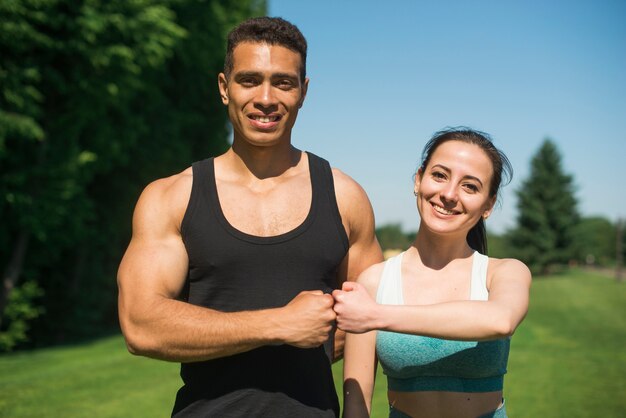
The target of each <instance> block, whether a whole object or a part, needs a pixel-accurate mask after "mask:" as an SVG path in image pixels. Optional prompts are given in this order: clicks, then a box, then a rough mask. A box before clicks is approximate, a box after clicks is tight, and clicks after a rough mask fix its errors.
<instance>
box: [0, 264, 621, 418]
mask: <svg viewBox="0 0 626 418" xmlns="http://www.w3.org/2000/svg"><path fill="white" fill-rule="evenodd" d="M333 370H334V372H335V376H336V379H335V383H336V387H337V388H338V390H339V388H340V380H341V363H337V364H335V365H334V366H333ZM179 385H180V380H179V377H178V365H177V364H174V363H166V362H161V361H155V360H149V359H145V358H138V357H133V356H131V355H130V354H128V352H127V351H126V348H125V346H124V342H123V340H122V338H121V337H120V336H115V337H110V338H105V339H102V340H99V341H95V342H93V343H90V344H83V345H77V346H70V347H58V348H52V349H44V350H37V351H33V352H24V353H16V354H10V355H3V356H0V418H22V417H42V418H45V417H55V418H56V417H64V418H79V417H95V418H107V417H150V418H152V417H157V418H158V417H168V416H169V413H170V410H171V406H172V403H173V400H174V395H175V393H176V390H177V389H178V387H179ZM504 390H505V396H506V398H507V410H508V412H509V416H510V417H512V418H526V417H528V418H531V417H532V418H535V417H548V418H556V417H568V418H569V417H572V418H575V417H590V418H593V417H600V416H601V417H603V418H605V417H622V416H624V411H626V397H625V396H624V394H625V393H626V283H622V284H617V283H615V281H614V280H611V279H608V278H605V277H601V276H596V275H592V274H589V273H583V272H576V271H574V272H571V273H568V274H567V275H562V276H554V277H549V278H541V279H537V280H535V282H534V283H533V287H532V294H531V307H530V311H529V314H528V317H527V318H526V320H525V321H524V323H523V324H522V326H521V327H520V328H519V329H518V331H517V333H516V334H515V336H514V337H513V342H512V348H511V355H510V361H509V373H508V374H507V376H506V378H505V389H504ZM339 393H341V391H340V390H339ZM386 403H387V402H386V382H385V377H384V376H383V375H382V373H381V371H380V368H379V374H378V378H377V385H376V391H375V395H374V401H373V414H372V416H373V417H385V416H387V405H386Z"/></svg>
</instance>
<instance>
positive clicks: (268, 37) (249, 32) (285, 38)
mask: <svg viewBox="0 0 626 418" xmlns="http://www.w3.org/2000/svg"><path fill="white" fill-rule="evenodd" d="M242 42H254V43H266V44H269V45H279V46H282V47H285V48H288V49H290V50H292V51H294V52H297V53H298V54H300V58H301V61H302V65H301V67H300V79H301V81H302V82H304V79H305V77H306V50H307V43H306V39H305V38H304V35H302V32H300V30H299V29H298V28H297V27H296V26H295V25H293V24H291V23H289V22H287V21H286V20H284V19H282V18H280V17H267V16H264V17H254V18H251V19H248V20H245V21H243V22H242V23H240V24H239V25H238V26H237V27H235V28H234V29H233V30H232V31H231V32H230V33H229V34H228V43H227V46H226V58H225V60H224V75H225V76H226V78H227V79H228V78H229V77H230V74H231V72H232V71H233V51H234V50H235V47H236V46H237V45H239V44H240V43H242Z"/></svg>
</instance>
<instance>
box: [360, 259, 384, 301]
mask: <svg viewBox="0 0 626 418" xmlns="http://www.w3.org/2000/svg"><path fill="white" fill-rule="evenodd" d="M384 269H385V261H383V262H380V263H377V264H373V265H371V266H369V267H368V268H366V269H365V270H363V272H362V273H361V274H360V275H359V277H358V278H357V280H356V281H357V283H359V284H361V285H363V286H364V287H365V289H367V292H368V293H369V294H370V295H374V296H375V295H376V292H377V290H378V284H379V283H380V278H381V276H382V274H383V271H384Z"/></svg>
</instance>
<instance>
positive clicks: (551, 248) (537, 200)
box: [507, 139, 579, 274]
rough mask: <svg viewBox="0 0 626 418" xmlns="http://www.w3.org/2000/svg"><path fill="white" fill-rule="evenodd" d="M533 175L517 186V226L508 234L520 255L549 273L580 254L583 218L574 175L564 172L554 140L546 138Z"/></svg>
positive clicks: (536, 268)
mask: <svg viewBox="0 0 626 418" xmlns="http://www.w3.org/2000/svg"><path fill="white" fill-rule="evenodd" d="M530 168H531V170H530V175H529V177H528V178H527V179H526V180H525V181H524V182H523V183H522V186H521V187H520V188H519V189H518V190H517V192H516V194H517V198H518V202H517V208H518V215H517V226H516V228H515V229H513V230H512V231H510V232H509V233H508V234H507V239H508V240H509V242H510V243H511V247H512V248H513V250H514V252H515V255H516V257H517V258H519V259H521V260H522V261H524V262H525V263H526V264H527V265H528V266H529V267H530V269H531V270H532V271H533V272H535V273H540V274H545V273H547V272H549V270H550V269H551V268H552V267H553V266H556V265H562V264H566V263H568V262H569V261H570V260H572V259H574V258H575V257H576V248H575V245H574V244H575V242H574V232H575V227H576V225H577V223H578V221H579V215H578V210H577V200H576V197H575V195H574V193H575V188H574V183H573V177H572V176H571V175H568V174H566V173H564V171H563V167H562V164H561V155H560V153H559V150H558V149H557V147H556V145H555V144H554V142H552V141H551V140H550V139H546V140H544V142H543V144H542V145H541V147H540V148H539V150H538V151H537V153H536V154H535V155H534V156H533V158H532V160H531V167H530Z"/></svg>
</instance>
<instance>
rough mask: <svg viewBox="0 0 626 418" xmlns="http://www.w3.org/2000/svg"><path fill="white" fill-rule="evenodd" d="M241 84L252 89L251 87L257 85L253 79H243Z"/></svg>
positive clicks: (240, 81)
mask: <svg viewBox="0 0 626 418" xmlns="http://www.w3.org/2000/svg"><path fill="white" fill-rule="evenodd" d="M239 83H240V84H241V85H242V86H246V87H251V86H255V85H256V80H255V79H253V78H243V79H241V80H239Z"/></svg>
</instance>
